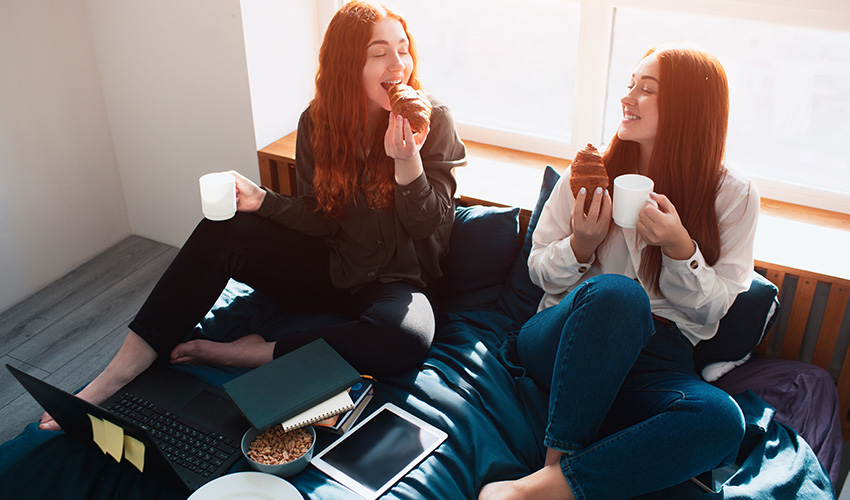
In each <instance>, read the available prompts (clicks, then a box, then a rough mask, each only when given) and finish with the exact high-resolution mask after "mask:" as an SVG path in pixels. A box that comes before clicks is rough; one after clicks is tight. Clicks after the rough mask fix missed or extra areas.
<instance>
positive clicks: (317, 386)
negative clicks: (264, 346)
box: [224, 339, 360, 431]
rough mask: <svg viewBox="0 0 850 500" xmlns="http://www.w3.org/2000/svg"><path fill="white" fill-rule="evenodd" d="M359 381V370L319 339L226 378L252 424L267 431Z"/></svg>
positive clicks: (230, 391)
mask: <svg viewBox="0 0 850 500" xmlns="http://www.w3.org/2000/svg"><path fill="white" fill-rule="evenodd" d="M359 381H360V374H359V373H358V372H357V370H355V369H354V367H352V366H351V365H350V364H348V362H347V361H346V360H345V359H343V358H342V356H340V355H339V354H338V353H337V352H336V351H335V350H334V349H333V348H332V347H331V346H330V345H328V343H327V342H326V341H325V340H324V339H318V340H314V341H313V342H310V343H309V344H307V345H305V346H303V347H299V348H298V349H296V350H294V351H292V352H290V353H287V354H284V355H283V356H281V357H279V358H277V359H275V360H273V361H271V362H270V363H266V364H264V365H262V366H259V367H257V368H255V369H253V370H251V371H249V372H248V373H245V374H243V375H240V376H238V377H236V378H234V379H233V380H231V381H229V382H226V383H225V384H224V389H225V390H226V391H227V393H228V394H229V395H230V397H231V399H233V401H234V402H235V403H236V405H237V406H239V409H240V410H242V413H243V414H244V415H245V418H247V419H248V421H249V422H251V425H253V426H254V427H255V428H256V429H258V430H260V431H264V430H266V429H268V428H269V427H271V426H273V425H275V424H279V423H280V422H283V421H284V420H286V419H288V418H290V417H293V416H295V415H297V414H299V413H301V412H302V411H304V410H306V409H308V408H311V407H313V406H315V405H317V404H318V403H321V402H322V401H324V400H326V399H328V398H330V397H332V396H334V395H335V394H337V393H339V392H342V391H344V390H346V389H347V388H349V387H351V386H352V385H354V384H355V383H357V382H359Z"/></svg>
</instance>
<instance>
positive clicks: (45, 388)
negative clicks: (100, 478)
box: [6, 363, 250, 491]
mask: <svg viewBox="0 0 850 500" xmlns="http://www.w3.org/2000/svg"><path fill="white" fill-rule="evenodd" d="M6 368H7V369H8V370H9V371H10V372H12V375H13V376H14V377H15V378H16V379H17V380H18V382H20V383H21V385H23V386H24V388H25V389H26V390H27V392H29V393H30V394H31V395H32V397H33V398H35V400H36V401H37V402H38V403H39V404H40V405H41V406H42V408H44V410H45V411H47V412H48V413H50V416H52V417H53V418H54V420H56V422H57V423H58V424H59V425H60V426H62V429H63V430H64V431H65V433H66V434H67V435H68V436H70V437H71V438H73V439H76V440H78V441H81V442H83V443H89V444H92V445H95V442H94V438H95V435H94V433H95V432H96V431H95V430H94V428H95V424H96V423H97V421H98V419H99V420H106V421H109V422H110V423H112V424H114V425H116V426H118V427H120V428H121V429H123V433H124V436H129V437H131V438H133V439H134V440H135V441H136V442H137V443H141V445H143V446H144V450H143V451H142V453H143V456H144V462H143V467H141V472H142V474H146V475H149V476H150V477H154V478H156V479H158V480H160V481H163V482H165V483H169V484H171V485H173V486H176V487H178V488H180V489H182V490H188V491H195V490H196V489H198V488H200V487H201V486H203V485H204V484H205V483H207V482H209V481H212V480H213V479H215V478H217V477H219V476H222V475H224V474H225V473H227V471H228V470H229V469H230V467H231V466H232V465H233V463H234V462H236V461H237V460H238V459H239V458H241V457H242V451H241V440H242V436H243V434H244V433H245V431H246V430H247V429H248V428H249V427H250V424H249V423H248V422H247V421H246V420H245V418H244V417H243V416H242V412H241V411H240V410H239V408H238V407H237V406H236V404H234V403H233V401H232V400H231V399H230V397H229V396H228V395H227V394H226V393H225V392H224V391H223V390H221V389H220V388H218V387H216V386H214V385H212V384H209V383H207V382H204V381H201V380H199V379H198V378H196V377H194V376H192V375H189V374H187V373H184V372H181V371H179V370H175V369H172V368H170V367H169V366H168V365H164V364H160V363H155V364H154V365H152V366H151V367H150V368H148V369H147V370H146V371H144V372H143V373H141V374H140V375H139V376H137V377H136V378H135V379H134V380H133V381H132V382H130V383H129V384H127V385H126V386H124V387H123V388H122V389H120V390H119V391H118V392H116V393H115V394H114V395H113V396H112V397H110V398H109V399H107V400H106V401H104V403H103V404H102V405H100V406H97V405H93V404H91V403H89V402H87V401H84V400H82V399H80V398H78V397H76V396H73V395H71V394H69V393H67V392H65V391H63V390H62V389H59V388H57V387H54V386H52V385H50V384H48V383H47V382H44V381H43V380H39V379H38V378H35V377H33V376H32V375H29V374H27V373H24V372H22V371H21V370H18V369H17V368H15V367H12V366H9V365H8V364H7V365H6ZM92 417H94V418H92ZM110 427H111V428H112V429H114V428H115V427H113V426H110ZM128 441H132V440H126V439H124V440H123V442H124V443H127V442H128ZM131 444H132V445H133V446H132V449H133V450H135V452H134V453H133V456H134V457H135V456H138V450H139V446H138V445H137V444H136V443H131ZM123 451H124V456H123V457H122V459H121V464H122V465H126V466H127V467H131V468H133V469H134V470H137V469H140V467H138V465H134V463H131V462H135V463H136V464H138V463H139V460H138V459H136V460H132V459H130V458H129V457H130V455H129V453H130V447H129V446H128V447H127V448H125V449H124V450H123Z"/></svg>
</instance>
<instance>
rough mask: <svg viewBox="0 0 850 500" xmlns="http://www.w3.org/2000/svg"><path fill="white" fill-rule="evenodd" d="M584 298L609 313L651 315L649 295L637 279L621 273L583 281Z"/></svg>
mask: <svg viewBox="0 0 850 500" xmlns="http://www.w3.org/2000/svg"><path fill="white" fill-rule="evenodd" d="M582 287H584V290H582V292H583V299H584V300H586V301H592V302H593V303H594V304H596V305H598V306H599V307H601V308H604V309H605V310H607V311H608V312H609V313H610V312H612V311H616V312H617V313H618V314H637V315H639V316H641V315H642V316H646V317H651V313H650V307H649V297H648V296H647V294H646V291H645V290H644V289H643V287H642V286H641V285H640V283H638V282H637V281H636V280H634V279H632V278H629V277H626V276H623V275H620V274H603V275H600V276H594V277H593V278H590V279H589V280H587V281H585V282H584V283H582Z"/></svg>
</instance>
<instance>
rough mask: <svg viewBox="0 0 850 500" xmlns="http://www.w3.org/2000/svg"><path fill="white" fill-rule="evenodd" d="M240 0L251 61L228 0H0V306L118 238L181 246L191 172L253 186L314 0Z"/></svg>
mask: <svg viewBox="0 0 850 500" xmlns="http://www.w3.org/2000/svg"><path fill="white" fill-rule="evenodd" d="M244 1H245V4H246V14H247V15H248V22H247V25H248V26H247V28H246V31H245V32H247V33H251V34H254V35H256V37H257V38H254V41H255V43H254V44H253V45H252V48H251V49H249V52H250V54H251V55H250V56H246V52H245V50H246V47H245V44H246V41H245V37H246V36H245V35H243V22H242V21H243V20H242V11H241V7H242V6H241V5H240V0H146V1H144V2H137V1H130V0H61V1H60V0H2V1H0V68H2V72H0V174H2V181H0V283H2V284H3V286H2V287H0V311H2V310H5V309H6V308H8V307H9V306H11V305H13V304H14V303H16V302H17V301H18V300H20V299H22V298H24V297H26V296H28V295H29V294H31V293H33V292H35V291H36V290H38V289H39V288H40V287H42V286H44V285H46V284H47V283H49V282H51V281H53V280H55V279H58V278H59V277H61V276H62V275H63V274H65V273H67V272H68V271H70V270H71V269H73V268H74V267H76V266H77V265H79V264H81V263H83V262H85V261H86V260H88V259H89V258H91V257H92V256H94V255H96V254H97V253H99V252H101V251H102V250H104V249H106V248H108V247H109V246H110V245H112V244H114V243H116V242H118V241H120V240H121V239H122V238H124V237H126V236H127V235H128V234H130V233H133V234H138V235H141V236H144V237H147V238H151V239H154V240H157V241H160V242H164V243H168V244H171V245H175V246H180V245H182V243H183V242H184V241H185V239H186V237H187V236H188V235H189V233H190V232H191V230H192V228H194V226H195V224H196V223H197V222H198V220H199V219H200V217H201V211H200V197H199V195H198V185H197V179H198V177H200V176H201V175H202V174H204V173H206V172H210V171H217V170H227V169H231V168H232V169H236V170H239V171H241V172H242V173H244V174H245V175H247V176H248V177H250V178H252V179H254V180H255V181H259V170H258V168H257V154H256V151H257V148H258V147H262V146H265V145H266V144H268V143H270V142H272V141H273V140H275V139H277V138H278V137H281V136H283V135H286V134H288V133H289V132H292V131H293V130H294V129H295V127H296V124H297V119H298V115H299V114H300V112H301V111H302V110H303V109H304V107H305V106H306V104H307V102H308V101H309V99H310V98H311V96H312V92H313V78H314V76H315V64H316V63H315V55H316V51H317V47H318V32H319V31H323V30H324V26H318V25H317V22H318V21H317V18H318V15H317V11H319V10H320V9H319V7H318V4H320V3H321V2H325V1H327V0H310V1H303V0H277V1H265V0H244ZM266 43H268V44H269V45H268V46H267V45H266ZM249 59H250V60H251V75H252V76H251V82H252V83H251V86H250V87H249V78H248V73H249V72H248V63H247V61H248V60H249ZM282 68H285V72H284V71H282ZM252 93H254V94H256V96H257V98H256V102H255V103H254V105H253V108H254V110H255V111H256V114H257V119H256V123H257V126H256V135H255V127H254V122H255V120H254V117H253V116H252V115H253V113H252V102H251V100H252V98H251V95H252Z"/></svg>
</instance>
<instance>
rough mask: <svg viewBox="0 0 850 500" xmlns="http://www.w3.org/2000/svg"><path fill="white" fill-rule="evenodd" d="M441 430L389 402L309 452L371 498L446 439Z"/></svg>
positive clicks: (321, 466)
mask: <svg viewBox="0 0 850 500" xmlns="http://www.w3.org/2000/svg"><path fill="white" fill-rule="evenodd" d="M446 437H447V435H446V433H445V432H443V431H441V430H440V429H437V428H436V427H434V426H433V425H431V424H428V423H427V422H424V421H422V420H421V419H419V418H416V417H415V416H413V415H411V414H410V413H408V412H406V411H404V410H402V409H401V408H399V407H398V406H396V405H394V404H392V403H384V405H383V406H381V407H380V408H378V410H377V411H375V412H374V413H372V414H371V415H369V416H368V417H367V418H366V419H365V420H363V421H362V422H360V423H358V424H357V425H356V426H355V427H353V428H352V429H351V430H349V431H348V432H347V433H345V434H343V435H342V437H340V438H339V439H337V440H336V441H334V442H333V443H331V445H330V446H328V447H327V448H325V449H324V450H323V451H322V452H321V453H319V454H318V455H316V456H315V457H313V460H312V462H311V463H312V464H313V465H315V466H316V467H317V468H318V469H319V470H321V471H322V472H324V473H325V474H327V475H328V476H330V477H332V478H333V479H335V480H337V481H339V482H340V483H341V484H343V485H344V486H346V487H348V488H349V489H351V490H352V491H354V492H355V493H357V494H358V495H360V496H362V497H364V498H366V499H368V500H373V499H375V498H377V497H379V496H380V495H381V494H383V493H384V492H385V491H387V490H388V489H389V488H390V487H391V486H392V485H394V484H395V483H396V482H397V481H398V480H399V479H401V478H402V476H404V475H405V474H407V472H408V471H410V469H412V468H414V467H416V465H417V464H418V463H419V462H421V461H422V460H423V459H424V458H425V457H427V456H428V455H429V454H430V453H431V452H432V451H434V450H435V449H436V448H437V446H439V445H440V443H442V442H443V441H445V439H446Z"/></svg>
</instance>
